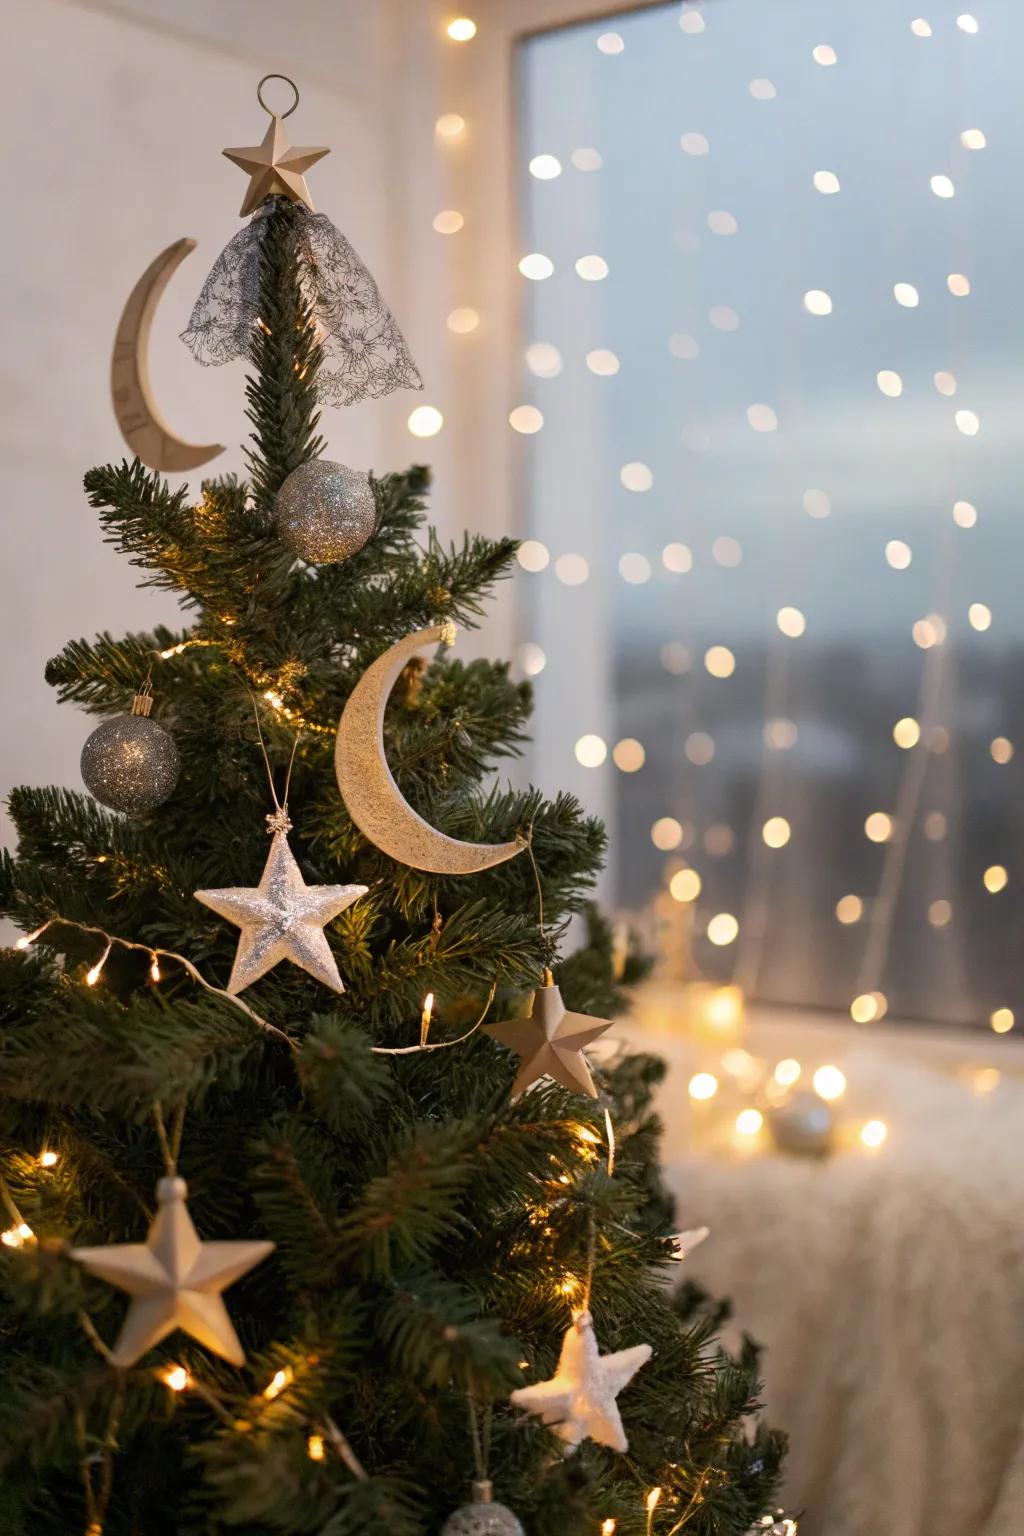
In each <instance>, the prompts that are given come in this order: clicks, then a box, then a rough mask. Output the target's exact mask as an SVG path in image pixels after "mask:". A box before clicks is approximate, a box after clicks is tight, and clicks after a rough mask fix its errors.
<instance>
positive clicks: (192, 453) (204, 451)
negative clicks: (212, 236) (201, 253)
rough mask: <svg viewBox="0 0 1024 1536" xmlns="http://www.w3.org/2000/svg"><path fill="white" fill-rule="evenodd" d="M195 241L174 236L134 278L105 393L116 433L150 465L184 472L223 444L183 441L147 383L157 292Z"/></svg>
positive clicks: (211, 456)
mask: <svg viewBox="0 0 1024 1536" xmlns="http://www.w3.org/2000/svg"><path fill="white" fill-rule="evenodd" d="M195 248H196V242H195V241H194V240H190V239H188V238H186V239H184V240H175V242H174V244H173V245H169V246H168V247H167V249H166V251H161V252H160V255H159V256H158V257H157V258H156V260H155V261H153V262H150V264H149V266H148V267H147V268H146V270H145V272H143V274H142V276H141V277H140V278H139V280H138V282H137V283H136V284H135V287H134V288H133V289H132V291H131V293H130V294H129V295H128V302H127V304H126V305H125V307H124V309H123V310H122V312H121V319H120V321H119V322H118V326H117V334H116V336H115V337H114V351H113V355H112V356H111V359H110V396H111V399H112V401H113V404H114V415H115V416H116V417H117V424H118V426H119V427H120V428H121V434H122V436H123V437H124V440H125V442H126V443H127V444H128V446H129V448H130V449H131V450H132V452H133V453H134V454H135V455H136V456H137V457H138V458H140V459H141V460H142V462H143V464H147V465H148V466H149V468H150V469H158V470H161V471H163V472H165V473H169V474H178V473H184V472H185V471H187V470H190V469H198V468H199V466H200V464H208V463H209V462H210V460H211V459H215V458H216V457H217V455H218V454H219V453H223V452H224V445H223V444H222V443H186V442H184V441H183V440H182V439H181V438H180V437H176V436H175V435H174V433H173V432H172V431H171V429H170V427H169V426H168V425H167V422H166V421H165V420H164V418H163V416H162V415H161V414H160V411H159V409H158V408H157V406H156V404H155V402H154V400H153V393H152V389H151V387H150V382H149V333H150V331H151V329H152V326H153V315H154V314H155V312H156V307H157V304H158V303H159V302H160V297H161V295H162V293H163V291H164V289H165V288H166V287H167V284H168V283H169V282H170V280H171V278H172V277H173V275H174V273H175V272H176V271H177V269H178V267H179V266H180V265H181V263H182V262H183V261H184V260H185V257H186V256H187V255H188V254H189V252H190V251H194V250H195Z"/></svg>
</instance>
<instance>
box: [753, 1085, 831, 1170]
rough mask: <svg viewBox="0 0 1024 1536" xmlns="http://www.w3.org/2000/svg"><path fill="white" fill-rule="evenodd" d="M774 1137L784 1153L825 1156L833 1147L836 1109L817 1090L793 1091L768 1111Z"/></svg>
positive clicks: (769, 1123)
mask: <svg viewBox="0 0 1024 1536" xmlns="http://www.w3.org/2000/svg"><path fill="white" fill-rule="evenodd" d="M768 1125H769V1128H770V1130H771V1133H772V1140H773V1141H774V1142H775V1145H776V1146H777V1147H778V1149H779V1151H780V1152H800V1153H802V1154H803V1155H804V1156H805V1157H807V1156H809V1157H823V1156H824V1155H825V1153H826V1152H828V1151H830V1149H831V1146H832V1127H833V1119H832V1111H831V1110H830V1109H829V1107H828V1105H827V1104H826V1103H825V1102H824V1100H823V1099H819V1098H818V1095H817V1094H816V1093H791V1094H790V1095H789V1097H788V1098H787V1099H784V1100H783V1102H782V1103H781V1104H777V1105H776V1106H775V1107H774V1109H771V1110H769V1111H768Z"/></svg>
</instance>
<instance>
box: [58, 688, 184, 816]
mask: <svg viewBox="0 0 1024 1536" xmlns="http://www.w3.org/2000/svg"><path fill="white" fill-rule="evenodd" d="M152 702H153V701H152V699H151V698H150V697H149V696H148V695H146V694H139V695H138V696H137V697H136V699H135V703H134V704H133V706H132V713H131V714H130V715H121V716H119V718H118V719H116V720H105V721H104V722H103V724H102V725H98V726H97V727H96V729H95V730H94V731H93V733H92V735H91V736H90V737H89V738H88V739H87V741H86V743H85V746H84V747H83V748H82V763H81V767H82V778H83V780H84V782H85V787H86V789H87V790H88V791H89V793H90V794H91V795H95V797H96V799H97V800H98V801H99V802H100V804H101V805H106V806H108V807H109V808H110V810H112V811H126V812H127V813H128V814H129V815H131V814H135V815H138V814H139V813H140V812H142V811H152V810H155V809H156V807H157V806H158V805H162V804H163V802H164V801H165V800H166V799H167V796H168V795H169V794H170V793H171V791H172V790H173V789H174V786H175V784H177V782H178V774H179V772H180V771H181V759H180V758H179V756H178V749H177V747H176V746H175V745H174V739H173V737H171V736H169V735H168V733H167V732H166V731H165V730H164V728H163V726H162V725H157V723H156V721H155V720H150V718H149V710H150V708H151V707H152Z"/></svg>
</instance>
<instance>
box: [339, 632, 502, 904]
mask: <svg viewBox="0 0 1024 1536" xmlns="http://www.w3.org/2000/svg"><path fill="white" fill-rule="evenodd" d="M454 639H455V626H454V624H435V625H432V626H431V628H429V629H421V630H417V632H416V633H415V634H412V635H406V637H405V639H404V640H399V641H398V643H397V644H396V645H393V646H392V647H391V648H390V650H387V651H385V652H384V654H383V655H382V656H378V657H377V660H376V661H375V662H373V663H372V664H371V665H370V666H369V667H367V669H366V671H365V672H364V673H363V675H362V677H361V678H360V679H359V681H358V683H357V684H356V686H355V688H353V690H352V693H351V695H350V696H349V700H348V703H347V704H346V705H345V708H344V710H343V711H342V716H341V721H340V723H339V725H338V739H337V744H336V746H335V750H334V767H335V772H336V773H337V776H338V788H339V789H340V791H341V798H342V799H343V800H344V802H345V805H346V807H347V808H348V813H349V815H350V816H351V817H352V820H353V821H354V822H355V824H356V826H357V827H358V828H359V830H360V832H362V833H363V835H364V836H365V837H368V838H369V840H370V842H371V843H375V844H376V846H377V847H378V848H380V849H382V850H383V852H384V853H386V854H387V855H388V856H389V858H392V859H395V860H397V861H398V863H399V864H407V865H409V867H410V868H412V869H424V870H428V871H430V872H431V873H433V874H438V875H475V874H478V873H479V872H480V871H481V870H484V869H490V868H491V867H492V865H494V864H503V863H504V862H505V860H506V859H513V858H515V856H516V854H517V853H522V851H523V849H524V848H525V847H526V842H525V840H524V839H522V838H516V839H515V841H513V842H511V843H465V842H460V841H459V839H458V838H454V837H448V836H447V834H446V833H444V832H439V831H438V830H437V828H436V827H432V826H431V825H430V823H429V822H428V821H424V819H423V817H422V816H420V815H419V814H418V813H417V812H416V811H414V810H413V808H412V806H411V805H410V804H409V802H408V801H407V800H406V799H405V797H404V796H403V794H402V791H401V790H400V789H399V787H398V785H397V784H396V783H395V780H394V776H393V775H392V772H391V769H390V768H389V767H388V762H387V758H386V756H385V754H384V711H385V709H386V708H387V702H388V698H389V697H390V694H391V690H392V688H393V687H394V686H395V683H396V682H397V681H398V678H399V676H400V674H401V671H402V668H403V667H404V666H405V665H406V663H407V662H408V661H409V660H410V659H411V658H412V657H413V656H414V655H415V654H416V652H417V651H420V650H422V649H423V648H424V647H425V646H428V645H440V644H444V645H451V644H452V642H453V641H454Z"/></svg>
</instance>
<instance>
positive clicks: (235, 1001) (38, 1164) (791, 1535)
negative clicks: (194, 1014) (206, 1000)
mask: <svg viewBox="0 0 1024 1536" xmlns="http://www.w3.org/2000/svg"><path fill="white" fill-rule="evenodd" d="M61 927H65V928H70V929H72V930H74V931H76V932H79V933H83V934H87V935H93V936H95V937H96V939H97V941H98V942H99V944H100V945H101V946H102V948H101V953H100V956H99V959H98V960H97V961H96V962H94V963H93V964H92V965H91V966H89V968H88V969H87V970H84V971H82V970H79V971H77V972H74V973H72V972H69V979H71V980H72V981H73V982H74V983H75V984H78V985H82V986H85V987H90V988H91V987H95V986H96V985H97V984H98V983H99V982H100V979H101V977H102V975H103V970H104V967H105V965H106V962H107V960H108V958H109V956H110V954H111V952H112V950H113V949H114V948H117V947H121V948H124V949H125V950H129V951H140V952H146V953H148V954H149V956H150V968H149V978H150V981H151V982H153V983H154V984H156V983H159V982H160V981H162V980H163V979H165V978H164V972H163V970H162V968H161V965H160V961H161V960H164V961H167V962H170V963H171V965H172V966H174V965H180V966H182V967H183V968H184V969H185V970H186V971H187V973H188V974H189V976H191V977H192V979H193V980H194V981H196V982H197V983H198V984H199V985H200V986H201V987H202V988H203V989H204V990H205V991H207V992H209V993H211V994H215V995H216V996H217V997H219V998H221V999H223V1001H224V1002H225V1003H227V1004H230V1005H231V1006H233V1007H236V1008H238V1009H240V1010H241V1011H242V1012H243V1013H244V1014H246V1016H247V1017H248V1018H249V1019H250V1020H251V1021H252V1022H253V1024H254V1025H255V1026H256V1027H258V1028H260V1029H263V1030H266V1031H268V1032H269V1033H271V1034H272V1035H273V1036H275V1037H276V1038H277V1039H279V1040H281V1041H282V1042H283V1043H284V1044H285V1045H287V1046H288V1047H289V1048H290V1049H295V1048H296V1041H295V1039H294V1037H293V1036H291V1035H290V1034H289V1033H288V1032H287V1030H284V1029H279V1028H277V1026H275V1025H272V1024H270V1023H269V1022H268V1021H267V1020H266V1019H264V1018H262V1016H261V1015H259V1014H258V1013H257V1012H256V1011H255V1010H254V1009H252V1008H251V1007H250V1006H249V1005H248V1004H247V1003H245V1002H244V1001H243V1000H242V999H241V998H239V997H238V996H235V995H233V994H231V993H229V992H227V991H225V990H224V989H223V988H220V987H217V986H215V985H214V984H213V983H211V982H208V981H207V980H206V979H205V978H204V977H203V976H202V974H201V973H200V972H199V971H198V970H197V968H196V967H195V966H194V965H192V963H191V962H190V961H189V960H187V958H186V957H184V956H182V955H179V954H176V953H173V952H171V951H169V950H165V949H161V948H159V947H150V946H149V945H145V944H140V943H136V942H135V941H133V940H127V939H122V938H120V937H118V936H117V935H113V934H109V933H107V932H106V931H105V930H103V929H101V928H98V927H96V926H95V925H92V924H86V923H80V922H78V921H77V920H74V919H66V918H62V917H53V918H51V919H49V920H48V921H47V922H45V923H42V924H40V926H39V927H38V928H36V929H35V930H34V931H33V932H31V933H28V934H23V935H22V936H21V937H20V938H19V939H18V940H17V943H16V947H17V948H18V949H21V950H27V949H29V948H30V946H32V945H33V944H35V943H36V942H38V941H40V940H45V939H46V937H47V935H48V934H49V932H50V930H51V929H55V928H57V929H59V928H61ZM49 942H51V943H53V942H54V939H53V938H51V939H50V940H49ZM494 992H495V988H494V987H493V986H492V987H491V989H490V992H489V993H488V997H487V1002H486V1004H485V1006H484V1009H483V1012H482V1013H481V1015H480V1018H479V1019H478V1020H477V1021H476V1023H475V1024H474V1025H473V1026H472V1027H471V1028H470V1029H469V1030H467V1031H465V1032H464V1033H463V1034H461V1035H459V1036H457V1037H456V1038H454V1039H451V1040H444V1041H437V1042H430V1041H428V1034H429V1030H430V1027H431V1022H432V1011H433V1003H434V999H433V995H432V994H428V995H427V997H426V998H425V999H424V1004H423V1009H422V1013H421V1017H420V1020H419V1026H418V1028H419V1040H418V1043H416V1044H413V1045H410V1046H402V1047H391V1048H383V1047H381V1048H373V1049H375V1050H377V1051H378V1053H379V1054H383V1055H390V1056H401V1055H406V1054H409V1053H416V1052H421V1051H430V1050H440V1049H447V1048H450V1047H454V1046H459V1045H461V1044H463V1043H464V1042H465V1041H466V1040H468V1039H469V1038H470V1037H471V1036H472V1035H473V1034H475V1033H476V1030H477V1029H478V1028H479V1027H480V1024H481V1023H482V1022H483V1019H484V1017H485V1016H486V1014H487V1011H488V1010H489V1008H490V1005H491V1003H492V1002H493V999H494ZM153 1109H154V1118H155V1120H156V1124H157V1130H158V1133H159V1136H160V1141H161V1146H162V1149H163V1152H164V1156H165V1159H166V1162H167V1167H168V1171H169V1173H170V1172H173V1171H174V1170H175V1169H176V1166H177V1163H176V1159H177V1151H178V1144H179V1143H180V1139H181V1135H180V1132H181V1125H182V1122H183V1119H184V1112H183V1111H182V1112H180V1113H179V1115H178V1116H177V1118H176V1127H177V1134H176V1135H175V1134H174V1133H173V1132H172V1134H171V1135H170V1136H168V1133H167V1131H166V1130H165V1128H164V1123H163V1116H162V1113H161V1111H160V1106H159V1104H156V1105H154V1106H153ZM598 1112H599V1113H601V1114H602V1115H603V1135H602V1134H601V1133H600V1132H599V1131H598V1130H597V1129H596V1128H595V1126H594V1125H588V1124H586V1123H584V1122H580V1123H578V1124H574V1125H573V1126H572V1127H571V1130H572V1136H573V1145H574V1148H575V1151H574V1156H575V1157H576V1158H578V1159H579V1161H580V1163H581V1164H590V1163H594V1162H596V1161H597V1160H598V1159H603V1160H604V1162H605V1166H606V1168H607V1171H608V1176H609V1177H612V1176H613V1175H614V1173H615V1165H616V1134H615V1127H614V1122H613V1120H612V1116H611V1111H610V1109H609V1107H608V1106H607V1105H605V1106H604V1107H603V1110H601V1111H598ZM27 1161H28V1164H29V1166H27V1167H23V1169H22V1174H23V1175H30V1174H31V1173H33V1172H34V1174H35V1176H36V1177H38V1178H48V1177H59V1176H60V1173H61V1171H62V1169H63V1167H64V1164H65V1159H64V1156H63V1155H62V1153H61V1152H60V1151H58V1150H56V1149H55V1148H54V1147H50V1146H44V1147H42V1148H41V1149H40V1150H39V1151H38V1152H37V1153H36V1154H34V1155H33V1156H31V1157H30V1158H29V1159H28V1160H27ZM552 1161H553V1163H554V1164H555V1166H554V1168H553V1172H552V1175H551V1180H552V1183H551V1189H552V1191H556V1190H558V1189H560V1188H561V1186H564V1185H568V1184H570V1183H571V1182H572V1165H571V1163H570V1164H568V1165H566V1166H562V1165H561V1164H559V1163H558V1161H557V1160H555V1159H553V1160H552ZM555 1198H557V1195H556V1196H555ZM0 1206H3V1207H4V1208H5V1209H6V1211H7V1215H8V1218H9V1220H10V1223H11V1224H10V1226H8V1227H7V1228H6V1229H5V1230H3V1231H0V1243H2V1244H3V1246H4V1247H6V1248H8V1249H14V1250H18V1249H30V1248H31V1247H33V1246H34V1245H36V1244H37V1243H38V1242H39V1241H40V1239H39V1238H38V1237H37V1235H36V1233H35V1232H34V1230H33V1228H32V1227H31V1226H30V1224H29V1223H28V1222H27V1221H26V1220H25V1218H24V1216H23V1215H22V1212H21V1210H20V1209H19V1207H18V1204H17V1202H16V1201H15V1199H14V1196H13V1194H12V1192H11V1189H10V1187H9V1185H8V1183H7V1181H6V1179H5V1178H4V1177H3V1175H2V1174H0ZM550 1215H551V1203H550V1198H549V1196H548V1195H547V1194H546V1193H545V1191H544V1190H543V1189H539V1190H538V1194H537V1198H536V1200H535V1202H534V1203H533V1204H532V1205H531V1207H530V1209H529V1211H528V1219H529V1220H530V1221H531V1222H532V1223H534V1224H543V1223H545V1222H546V1221H548V1220H549V1218H550ZM707 1235H708V1229H707V1228H698V1229H695V1230H693V1231H687V1232H678V1233H676V1234H674V1235H673V1237H672V1239H671V1241H672V1243H673V1251H672V1255H671V1256H672V1257H673V1258H674V1259H675V1260H677V1261H678V1262H682V1261H683V1260H684V1259H685V1258H686V1257H687V1256H688V1254H689V1253H690V1252H691V1251H692V1249H693V1248H695V1247H697V1246H698V1245H699V1244H700V1243H701V1242H703V1241H704V1239H705V1238H706V1237H707ZM592 1269H593V1253H592V1252H591V1258H590V1267H589V1268H588V1269H587V1272H586V1273H573V1272H568V1271H566V1272H564V1273H563V1274H562V1276H561V1278H560V1279H558V1280H556V1281H555V1282H554V1285H555V1293H556V1295H557V1296H559V1297H560V1298H561V1299H562V1300H563V1301H564V1302H565V1304H566V1305H567V1306H568V1307H569V1308H570V1309H575V1308H577V1307H578V1306H579V1305H581V1304H583V1305H586V1300H587V1297H588V1296H589V1291H590V1285H591V1283H592ZM79 1323H80V1324H81V1327H82V1329H83V1331H84V1333H85V1335H86V1337H87V1338H88V1340H89V1342H90V1344H91V1345H92V1347H93V1348H94V1349H95V1350H96V1352H97V1353H98V1354H99V1355H100V1356H101V1357H102V1358H103V1359H104V1360H105V1361H106V1363H107V1364H108V1365H113V1364H114V1363H115V1362H114V1357H113V1354H112V1352H111V1350H110V1349H109V1348H108V1346H107V1345H106V1344H105V1343H104V1341H103V1339H102V1337H101V1336H100V1334H99V1332H98V1331H97V1329H96V1327H95V1325H94V1324H93V1322H92V1319H91V1318H90V1317H89V1315H88V1313H87V1312H85V1311H84V1310H83V1311H80V1313H79ZM318 1363H319V1361H318V1357H316V1356H310V1357H308V1358H307V1359H305V1360H296V1361H295V1362H294V1363H286V1364H283V1365H281V1366H279V1367H278V1368H277V1369H276V1370H275V1371H274V1372H273V1374H272V1375H271V1377H270V1379H269V1380H268V1381H267V1382H266V1384H265V1385H263V1386H262V1387H257V1388H256V1389H255V1390H251V1391H246V1390H245V1389H244V1387H240V1388H239V1389H238V1390H230V1389H227V1388H225V1387H224V1386H223V1385H222V1384H221V1383H216V1384H215V1383H214V1382H212V1381H209V1380H206V1379H204V1378H203V1377H201V1376H200V1375H199V1374H197V1372H196V1370H195V1369H189V1368H188V1367H187V1366H185V1365H183V1364H181V1363H169V1364H161V1365H160V1366H157V1367H155V1368H148V1367H144V1368H140V1369H139V1371H138V1372H137V1373H136V1374H137V1375H139V1376H146V1377H150V1378H152V1379H153V1380H156V1381H159V1382H160V1383H162V1384H163V1385H164V1386H165V1387H166V1388H167V1390H168V1391H169V1392H170V1393H172V1394H173V1395H175V1396H178V1395H181V1394H186V1393H192V1394H194V1395H195V1396H196V1397H198V1398H200V1399H201V1400H202V1401H203V1402H204V1403H205V1405H206V1406H207V1407H208V1408H209V1409H210V1410H211V1411H212V1412H213V1413H214V1414H215V1415H216V1416H217V1417H218V1418H219V1419H220V1420H221V1422H222V1423H223V1424H224V1425H225V1426H226V1427H227V1428H229V1429H230V1430H231V1431H232V1432H233V1433H240V1434H243V1433H244V1434H248V1433H251V1432H252V1430H253V1429H254V1428H255V1427H256V1426H257V1425H258V1424H259V1422H260V1421H261V1419H263V1418H264V1416H265V1415H267V1414H268V1413H270V1412H272V1411H273V1410H272V1405H273V1404H274V1403H275V1402H277V1401H278V1400H279V1399H284V1398H285V1397H286V1394H288V1393H289V1391H290V1390H291V1389H293V1388H295V1387H296V1386H297V1385H301V1379H302V1375H303V1372H304V1370H305V1368H306V1367H308V1368H310V1369H313V1368H314V1367H316V1366H317V1365H318ZM519 1364H520V1369H522V1370H524V1371H528V1370H529V1369H530V1362H529V1361H528V1360H521V1361H520V1362H519ZM303 1433H304V1436H305V1447H306V1454H307V1456H308V1458H309V1460H310V1461H312V1462H323V1461H325V1460H327V1459H328V1458H329V1457H333V1458H336V1459H337V1460H338V1461H339V1462H340V1463H342V1465H344V1466H345V1467H346V1468H347V1470H348V1471H349V1473H350V1474H351V1475H352V1476H353V1477H354V1478H356V1479H357V1480H358V1481H366V1480H367V1476H368V1474H367V1472H366V1470H365V1468H364V1467H363V1465H362V1463H361V1461H360V1460H359V1457H358V1456H357V1454H356V1452H355V1450H354V1449H353V1447H352V1445H351V1443H350V1442H349V1440H348V1439H347V1437H346V1436H345V1434H344V1432H343V1430H342V1429H341V1427H340V1426H339V1425H338V1424H337V1422H336V1421H335V1420H334V1419H333V1418H332V1417H330V1416H329V1415H325V1416H323V1417H322V1418H315V1419H312V1420H310V1421H309V1422H308V1423H307V1425H306V1427H305V1429H304V1431H303ZM109 1440H110V1437H108V1441H109ZM112 1454H113V1442H112V1441H111V1442H110V1443H108V1444H107V1445H106V1447H105V1450H104V1457H105V1458H106V1457H109V1456H111V1455H112ZM89 1488H90V1489H91V1484H90V1485H89ZM663 1495H664V1489H663V1488H661V1487H659V1486H655V1487H653V1488H651V1489H649V1490H647V1492H646V1493H645V1494H644V1496H643V1507H644V1509H645V1511H646V1515H647V1521H646V1528H647V1531H648V1533H653V1531H654V1519H655V1512H656V1511H657V1510H658V1508H659V1507H660V1506H661V1504H662V1499H663ZM701 1496H702V1489H701V1488H700V1487H698V1488H697V1489H696V1490H695V1491H694V1493H693V1495H692V1496H691V1499H690V1505H689V1509H688V1510H684V1511H683V1513H682V1515H681V1516H680V1519H679V1521H677V1523H676V1524H675V1525H674V1526H673V1527H672V1530H673V1531H675V1532H676V1533H678V1532H679V1531H681V1530H682V1529H683V1526H684V1525H685V1524H686V1523H687V1520H688V1519H689V1515H690V1514H692V1512H693V1509H694V1508H696V1506H697V1504H698V1503H699V1502H700V1499H701ZM94 1504H95V1500H93V1499H92V1498H90V1507H92V1506H93V1505H94ZM758 1524H759V1528H761V1529H764V1530H765V1531H772V1532H774V1533H776V1536H795V1532H796V1524H795V1522H793V1521H791V1520H789V1519H788V1518H787V1517H785V1515H784V1512H783V1511H782V1510H778V1511H777V1512H776V1513H775V1514H772V1515H766V1516H764V1517H763V1518H762V1520H761V1521H759V1522H758ZM617 1528H618V1522H617V1521H616V1519H615V1518H613V1517H608V1518H606V1519H604V1520H603V1521H602V1522H601V1526H600V1529H601V1532H602V1536H614V1533H615V1532H616V1530H617ZM103 1530H104V1518H103V1510H102V1508H100V1506H99V1505H95V1514H94V1518H92V1519H91V1520H90V1523H89V1526H88V1530H87V1536H102V1532H103Z"/></svg>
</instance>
